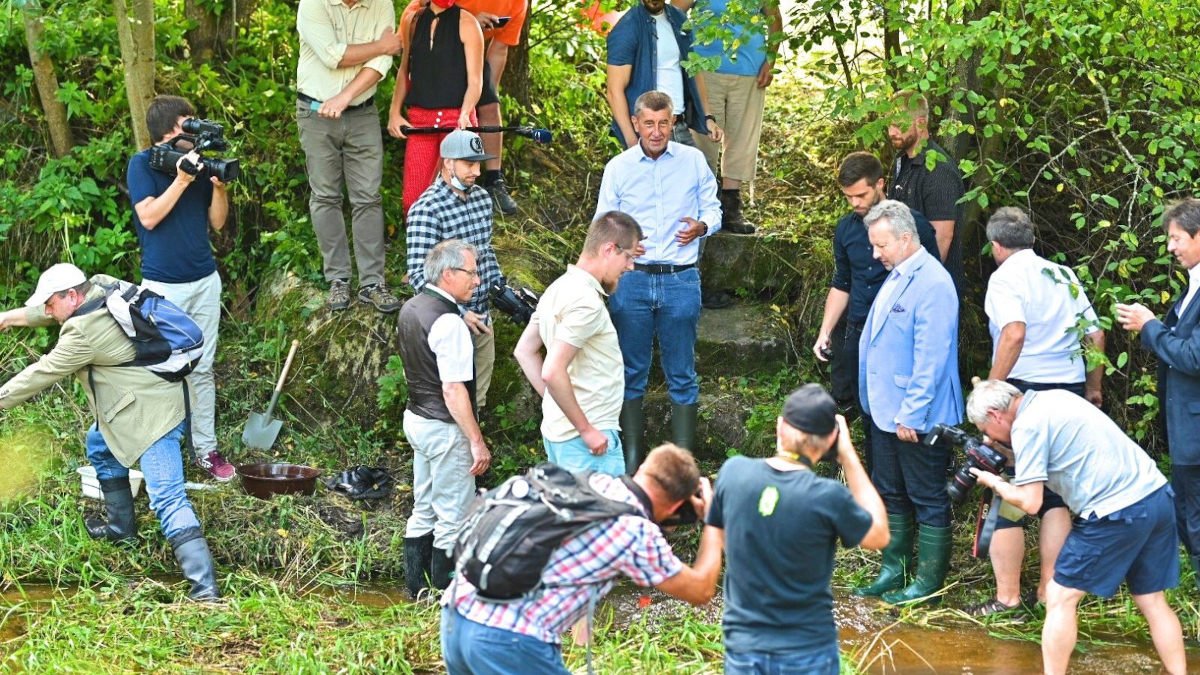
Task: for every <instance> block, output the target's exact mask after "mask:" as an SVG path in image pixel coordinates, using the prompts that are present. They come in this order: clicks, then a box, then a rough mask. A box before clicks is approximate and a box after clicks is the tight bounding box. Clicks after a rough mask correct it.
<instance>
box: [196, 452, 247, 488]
mask: <svg viewBox="0 0 1200 675" xmlns="http://www.w3.org/2000/svg"><path fill="white" fill-rule="evenodd" d="M196 463H197V464H199V465H200V468H202V469H204V470H205V471H207V472H208V473H209V475H211V476H212V477H213V479H214V480H216V481H218V482H221V483H227V482H229V481H231V480H233V476H234V474H236V473H237V469H235V468H234V466H233V465H232V464H230V463H229V462H227V461H225V458H224V457H222V456H221V453H219V452H217V451H216V450H213V451H212V452H210V453H208V454H207V455H205V456H203V457H197V458H196Z"/></svg>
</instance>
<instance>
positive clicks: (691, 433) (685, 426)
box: [671, 403, 700, 452]
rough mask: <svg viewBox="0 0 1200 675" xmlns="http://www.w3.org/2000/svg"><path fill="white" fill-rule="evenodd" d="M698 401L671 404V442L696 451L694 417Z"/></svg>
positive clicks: (697, 410) (697, 409)
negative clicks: (689, 403)
mask: <svg viewBox="0 0 1200 675" xmlns="http://www.w3.org/2000/svg"><path fill="white" fill-rule="evenodd" d="M699 411H700V404H699V403H692V404H691V405H679V404H678V403H672V404H671V442H672V443H674V444H675V445H678V446H679V447H681V448H683V449H685V450H690V451H691V452H695V451H696V417H697V413H699Z"/></svg>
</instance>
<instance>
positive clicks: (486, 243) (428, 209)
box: [405, 175, 502, 314]
mask: <svg viewBox="0 0 1200 675" xmlns="http://www.w3.org/2000/svg"><path fill="white" fill-rule="evenodd" d="M407 227H408V231H407V233H406V234H405V245H406V246H407V247H408V283H410V284H412V287H413V289H415V290H416V291H417V292H420V291H421V289H422V288H424V287H425V284H426V279H425V256H426V255H428V254H429V251H430V250H431V249H432V248H433V247H434V246H437V244H438V243H439V242H443V241H446V240H447V239H462V240H463V241H466V242H468V243H470V244H472V245H474V246H475V248H476V249H477V250H478V254H477V255H476V256H475V262H476V263H477V264H478V266H479V281H480V283H479V287H478V288H476V289H475V293H474V294H473V295H472V296H471V299H470V300H469V301H468V302H466V303H463V306H464V307H466V308H467V309H469V310H471V311H473V312H477V313H479V314H484V313H486V312H487V310H488V289H489V288H491V286H492V284H494V283H496V282H497V281H500V277H501V274H502V273H501V272H500V263H499V262H497V260H496V252H495V251H493V250H492V198H491V196H490V195H489V194H488V192H487V190H485V189H483V188H482V187H478V186H475V187H472V188H471V190H470V191H469V192H468V193H467V197H466V199H463V198H461V197H459V196H458V193H456V192H455V191H454V190H453V189H451V187H450V186H449V185H447V184H446V181H444V180H442V177H441V176H440V175H439V176H438V177H437V179H435V180H434V182H433V185H430V186H429V187H428V188H426V189H425V191H424V192H422V193H421V196H420V197H419V198H418V199H417V201H416V202H414V203H413V205H412V208H410V209H409V210H408V224H407Z"/></svg>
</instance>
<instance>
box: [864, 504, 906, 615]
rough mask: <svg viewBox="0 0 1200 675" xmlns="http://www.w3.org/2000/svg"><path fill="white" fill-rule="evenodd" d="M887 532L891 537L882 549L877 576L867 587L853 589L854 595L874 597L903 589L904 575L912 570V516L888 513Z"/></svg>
mask: <svg viewBox="0 0 1200 675" xmlns="http://www.w3.org/2000/svg"><path fill="white" fill-rule="evenodd" d="M888 532H890V533H891V535H892V536H891V539H889V540H888V545H887V546H885V547H884V549H883V564H882V565H881V566H880V567H879V576H878V577H876V578H875V581H873V582H872V583H871V584H870V585H869V586H864V587H862V588H856V589H854V591H853V592H854V594H855V595H858V596H866V597H876V596H880V595H883V594H884V593H885V592H887V591H894V590H897V589H900V588H903V587H904V584H905V581H906V580H905V575H907V574H908V572H909V570H911V569H912V555H913V517H912V515H911V514H904V513H889V514H888Z"/></svg>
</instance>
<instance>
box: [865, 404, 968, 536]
mask: <svg viewBox="0 0 1200 675" xmlns="http://www.w3.org/2000/svg"><path fill="white" fill-rule="evenodd" d="M871 443H872V444H873V445H874V447H873V448H872V453H871V454H872V457H871V460H872V463H873V466H872V468H871V482H872V483H874V484H875V489H876V490H878V491H879V496H880V497H882V498H883V505H884V507H885V508H886V509H887V512H888V513H900V514H909V513H915V514H916V520H917V523H919V524H921V525H929V526H931V527H949V526H950V495H948V494H947V493H946V467H947V466H949V465H950V450H949V449H948V448H945V447H943V446H941V445H935V446H928V445H922V444H920V443H908V442H906V441H902V440H900V439H899V438H898V437H897V436H896V434H894V433H891V432H887V431H884V430H883V429H880V428H879V427H875V428H874V429H872V430H871Z"/></svg>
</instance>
